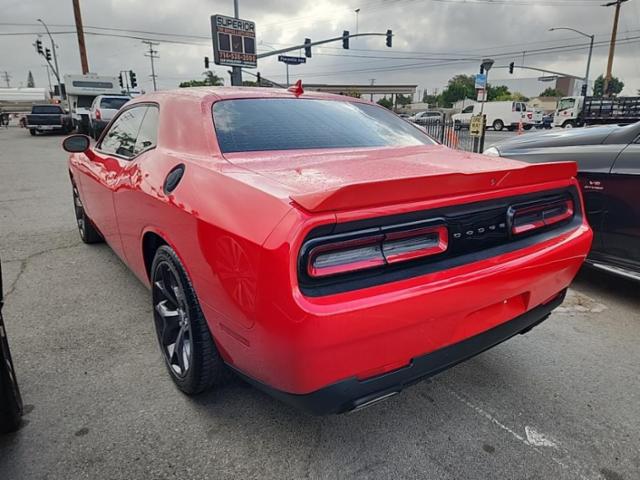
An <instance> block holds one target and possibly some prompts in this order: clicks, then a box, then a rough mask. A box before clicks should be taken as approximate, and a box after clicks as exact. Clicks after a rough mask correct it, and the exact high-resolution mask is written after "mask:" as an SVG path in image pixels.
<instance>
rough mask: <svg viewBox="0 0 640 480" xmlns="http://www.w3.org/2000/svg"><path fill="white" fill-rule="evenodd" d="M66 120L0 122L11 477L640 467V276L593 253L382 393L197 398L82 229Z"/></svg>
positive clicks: (369, 474) (240, 386)
mask: <svg viewBox="0 0 640 480" xmlns="http://www.w3.org/2000/svg"><path fill="white" fill-rule="evenodd" d="M61 140H62V137H61V136H57V135H42V136H40V135H39V136H36V137H30V136H29V134H28V132H27V131H25V130H23V129H18V128H15V127H12V128H9V129H8V130H0V258H1V260H2V267H3V274H4V280H5V295H6V307H5V310H4V314H5V322H6V324H7V330H8V334H9V340H10V344H11V348H12V352H13V356H14V361H15V364H16V365H15V366H16V370H17V374H18V380H19V382H20V386H21V389H22V394H23V398H24V401H25V403H26V404H27V414H26V416H25V422H24V426H23V427H22V429H21V430H19V431H18V432H17V433H15V434H12V435H9V436H5V437H2V438H0V479H2V480H13V479H32V478H47V479H58V478H60V479H77V478H80V479H82V478H87V479H97V478H100V479H101V478H114V479H138V478H140V479H150V478H182V479H205V478H211V479H224V478H242V479H245V478H278V479H289V478H292V479H293V478H296V479H297V478H382V479H392V478H393V479H395V478H415V479H554V480H555V479H605V480H637V479H638V478H640V447H639V445H640V347H639V345H640V294H639V292H640V286H639V285H638V284H636V283H632V282H630V281H627V280H622V279H618V278H616V277H613V276H610V275H608V274H604V273H600V272H596V271H592V270H588V269H585V270H583V272H581V274H580V275H579V277H578V278H577V280H576V282H575V284H574V288H573V289H572V290H571V291H570V294H569V297H568V299H567V301H566V302H565V304H564V305H563V306H562V307H560V308H559V309H558V310H557V311H556V312H555V313H554V314H552V316H551V317H550V318H549V320H547V321H546V322H545V323H543V324H542V325H541V326H539V327H537V328H535V329H534V330H533V331H531V332H530V333H528V334H527V335H524V336H519V337H517V338H514V339H512V340H510V341H508V342H507V343H504V344H502V345H500V346H499V347H497V348H494V349H492V350H490V351H488V352H486V353H484V354H482V355H480V356H478V357H476V358H474V359H472V360H470V361H468V362H466V363H464V364H461V365H459V366H457V367H455V368H453V369H451V370H449V371H447V372H445V373H443V374H441V375H439V376H437V377H435V378H433V379H432V380H431V381H427V382H423V383H421V384H418V385H416V386H414V387H412V388H410V389H408V390H406V391H405V392H403V393H402V394H401V395H399V396H396V397H394V398H392V399H390V400H388V401H386V402H384V403H382V404H379V405H377V406H374V407H371V408H369V409H366V410H363V411H361V412H357V413H354V414H350V415H341V416H330V417H311V416H307V415H305V414H302V413H299V412H297V411H295V410H293V409H292V408H290V407H288V406H286V405H284V404H281V403H279V402H278V401H276V400H273V399H271V398H270V397H268V396H266V395H265V394H263V393H261V392H259V391H257V390H255V389H253V388H251V387H249V386H248V385H246V384H244V383H243V382H241V381H239V380H232V381H231V382H230V383H229V384H228V385H226V386H224V387H222V388H220V389H218V390H216V391H213V392H210V393H206V394H204V395H201V396H199V397H196V398H188V397H185V396H184V395H183V394H181V393H180V392H179V391H178V390H177V389H176V388H174V386H173V384H172V382H171V380H170V379H169V376H168V374H167V373H166V372H165V367H164V365H163V364H162V359H161V356H160V352H159V349H158V348H157V346H156V339H155V333H154V330H153V325H152V316H151V305H150V299H149V293H148V291H147V290H146V288H145V287H144V286H142V285H141V284H140V283H139V282H138V280H137V279H136V278H135V277H134V276H133V274H131V273H129V271H128V270H127V268H126V267H125V266H124V265H123V264H122V263H121V262H120V260H119V259H118V258H117V257H116V255H115V254H113V253H112V252H111V250H110V249H109V248H108V247H107V246H106V245H98V246H89V245H84V244H82V243H81V242H80V239H79V237H78V234H77V232H76V228H75V221H74V216H73V211H72V203H71V189H70V185H69V180H68V176H67V170H66V154H65V153H64V152H63V151H62V150H61V148H60V142H61Z"/></svg>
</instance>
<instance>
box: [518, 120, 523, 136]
mask: <svg viewBox="0 0 640 480" xmlns="http://www.w3.org/2000/svg"><path fill="white" fill-rule="evenodd" d="M523 131H524V129H523V128H522V120H520V121H519V122H518V135H522V133H523Z"/></svg>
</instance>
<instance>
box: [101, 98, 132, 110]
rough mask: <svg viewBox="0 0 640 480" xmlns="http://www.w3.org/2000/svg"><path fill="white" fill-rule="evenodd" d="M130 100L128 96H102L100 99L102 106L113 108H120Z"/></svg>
mask: <svg viewBox="0 0 640 480" xmlns="http://www.w3.org/2000/svg"><path fill="white" fill-rule="evenodd" d="M128 101H129V99H128V98H102V99H101V100H100V107H101V108H111V109H113V110H120V109H121V108H122V106H123V105H124V104H125V103H127V102H128Z"/></svg>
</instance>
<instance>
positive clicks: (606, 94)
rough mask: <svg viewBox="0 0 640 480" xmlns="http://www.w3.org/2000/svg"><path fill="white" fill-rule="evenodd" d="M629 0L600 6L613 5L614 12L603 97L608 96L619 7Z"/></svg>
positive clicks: (618, 0) (617, 0)
mask: <svg viewBox="0 0 640 480" xmlns="http://www.w3.org/2000/svg"><path fill="white" fill-rule="evenodd" d="M627 1H629V0H616V1H615V2H609V3H605V4H604V5H602V6H603V7H612V6H614V5H615V7H616V12H615V14H614V16H613V30H611V43H610V44H609V60H608V61H607V74H606V76H605V77H604V87H603V89H602V90H603V92H602V94H603V96H605V97H608V96H609V83H610V82H611V69H612V68H613V53H614V52H615V49H616V37H617V36H618V19H619V18H620V6H621V5H622V4H623V3H624V2H627Z"/></svg>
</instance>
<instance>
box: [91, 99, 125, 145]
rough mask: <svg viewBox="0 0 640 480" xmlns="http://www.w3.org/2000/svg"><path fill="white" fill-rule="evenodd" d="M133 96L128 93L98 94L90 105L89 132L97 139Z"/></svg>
mask: <svg viewBox="0 0 640 480" xmlns="http://www.w3.org/2000/svg"><path fill="white" fill-rule="evenodd" d="M129 100H131V97H129V96H127V95H98V96H97V97H96V98H94V99H93V102H92V103H91V107H89V132H90V133H91V136H92V137H93V138H95V139H96V140H97V139H98V137H99V136H100V134H101V133H102V130H104V127H106V126H107V125H108V124H109V122H110V121H111V119H112V118H113V117H114V115H115V114H116V113H117V112H118V110H120V109H121V108H122V107H123V106H124V105H125V104H126V103H127V102H128V101H129Z"/></svg>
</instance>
